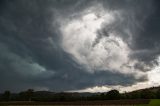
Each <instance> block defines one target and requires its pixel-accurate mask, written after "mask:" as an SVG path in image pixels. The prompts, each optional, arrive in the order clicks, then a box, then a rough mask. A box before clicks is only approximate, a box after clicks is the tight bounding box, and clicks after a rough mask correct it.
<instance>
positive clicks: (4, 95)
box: [3, 91, 11, 101]
mask: <svg viewBox="0 0 160 106" xmlns="http://www.w3.org/2000/svg"><path fill="white" fill-rule="evenodd" d="M10 96H11V93H10V91H5V92H4V93H3V99H4V100H5V101H9V100H10Z"/></svg>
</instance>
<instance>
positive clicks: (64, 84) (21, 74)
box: [0, 0, 160, 92]
mask: <svg viewBox="0 0 160 106" xmlns="http://www.w3.org/2000/svg"><path fill="white" fill-rule="evenodd" d="M96 2H98V1H90V0H89V1H86V0H67V1H66V0H32V1H28V0H14V1H11V0H5V1H1V2H0V92H1V91H4V90H6V89H9V90H12V91H20V90H24V89H27V88H32V87H33V88H35V89H36V88H46V89H49V90H54V91H67V90H78V89H84V88H87V87H94V86H103V85H124V86H128V85H132V84H135V83H137V82H141V81H146V80H147V77H146V76H143V77H141V78H139V79H136V78H135V77H134V75H132V74H131V75H124V74H120V73H112V72H110V71H106V70H104V71H102V70H99V71H98V72H95V73H88V72H87V71H86V69H84V68H83V67H82V66H81V65H79V64H77V63H76V62H75V61H74V60H72V58H71V56H70V55H69V54H67V53H66V52H64V51H63V49H62V48H61V46H60V33H59V29H58V28H59V26H58V24H56V22H55V23H54V20H55V18H56V17H57V16H56V15H57V13H56V12H59V13H58V14H63V15H64V16H65V15H66V17H67V16H68V15H69V14H71V13H73V12H77V13H78V12H79V11H81V10H83V9H85V8H87V7H88V6H90V5H92V4H94V3H96ZM100 2H102V3H103V5H104V7H106V8H110V10H113V9H120V10H121V9H124V10H125V9H126V13H125V15H126V16H127V12H132V10H133V9H136V10H134V12H136V13H137V12H138V11H140V9H141V11H140V12H139V13H138V14H137V15H136V17H135V18H138V19H139V17H140V16H145V12H144V11H146V8H147V10H149V9H150V8H151V6H150V5H149V3H151V2H153V1H151V0H149V2H146V0H142V1H141V2H139V1H137V0H136V1H134V0H132V1H131V0H123V1H121V2H117V1H116V2H115V1H113V0H108V1H100ZM154 2H155V4H154V5H157V6H156V7H157V10H156V11H154V12H155V13H154V14H153V17H152V15H151V17H148V18H147V20H146V21H145V22H146V23H147V24H145V27H144V31H141V33H140V34H139V35H136V37H135V38H134V36H133V43H132V44H133V45H131V46H133V47H132V48H133V49H134V50H135V51H136V50H138V51H141V49H147V51H146V52H137V53H134V54H133V56H131V57H132V58H139V61H144V62H145V61H148V63H150V62H151V61H152V60H154V59H155V58H156V57H157V56H158V55H159V49H157V48H158V47H159V36H158V35H159V31H158V28H159V25H160V24H158V23H156V22H160V21H159V19H158V18H155V17H159V15H157V12H158V10H159V8H158V6H159V4H156V3H157V1H154ZM143 3H144V4H143ZM152 5H153V4H152ZM135 6H136V7H135ZM141 6H142V7H141ZM137 7H138V9H137ZM128 10H129V11H128ZM139 14H140V15H139ZM146 14H147V13H146ZM147 15H148V14H147ZM133 16H134V14H133ZM142 18H143V17H142ZM142 18H140V20H139V21H138V23H139V22H140V21H141V19H142ZM144 18H145V17H144ZM127 19H128V20H127V22H128V23H127V22H126V23H127V24H131V23H132V22H129V21H130V19H131V21H133V20H134V18H133V20H132V17H128V18H127ZM126 23H118V24H116V26H115V24H114V25H112V26H111V29H112V28H113V29H115V30H119V32H121V35H123V36H122V37H124V39H126V36H127V35H126V34H125V32H123V30H122V29H121V28H124V27H128V26H127V25H126ZM134 24H136V23H134ZM122 25H123V26H124V27H123V26H122ZM125 25H126V26H125ZM133 27H134V28H135V27H136V25H135V26H133ZM134 28H133V29H134ZM111 29H105V25H104V29H103V30H102V31H101V32H99V33H98V35H97V36H99V40H100V39H101V37H102V36H101V35H100V33H102V34H103V35H106V36H107V33H108V30H111ZM133 32H134V31H133ZM135 34H137V33H135ZM125 35H126V36H125ZM150 38H152V39H150ZM141 39H142V41H141ZM95 42H98V39H97V41H95ZM126 42H127V40H126ZM155 43H156V44H155ZM95 44H96V43H95ZM148 44H150V45H151V48H153V49H151V50H152V52H151V51H149V50H150V48H149V47H150V45H148ZM157 46H158V47H157ZM154 48H156V49H154ZM151 56H153V57H154V58H151ZM143 58H144V59H143ZM135 67H138V68H141V67H139V66H135ZM113 79H114V80H113Z"/></svg>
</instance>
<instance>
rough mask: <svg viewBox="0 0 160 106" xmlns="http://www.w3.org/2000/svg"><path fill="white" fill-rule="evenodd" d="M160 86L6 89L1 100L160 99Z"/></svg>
mask: <svg viewBox="0 0 160 106" xmlns="http://www.w3.org/2000/svg"><path fill="white" fill-rule="evenodd" d="M159 98H160V87H157V88H150V89H143V90H138V91H133V92H129V93H119V91H118V90H111V91H109V92H106V93H69V92H60V93H55V92H48V91H34V90H33V89H28V90H26V91H23V92H20V93H10V91H5V92H4V93H3V94H0V101H41V102H50V101H57V102H59V101H61V102H62V101H64V102H66V101H97V100H120V99H121V100H122V99H123V100H126V99H127V100H128V99H159Z"/></svg>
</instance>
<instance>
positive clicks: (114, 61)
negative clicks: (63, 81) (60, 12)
mask: <svg viewBox="0 0 160 106" xmlns="http://www.w3.org/2000/svg"><path fill="white" fill-rule="evenodd" d="M121 13H122V11H118V10H114V11H107V10H105V9H104V8H103V6H99V5H98V6H94V8H93V7H91V8H89V9H87V10H84V11H82V12H81V13H79V14H80V15H79V16H78V17H75V18H71V19H68V18H67V19H65V18H63V17H60V20H63V21H61V22H60V21H58V22H59V23H60V30H61V32H62V39H61V45H62V48H63V49H64V51H66V52H67V53H69V54H71V55H72V56H73V59H74V60H75V61H76V62H77V63H79V64H81V65H82V66H84V67H85V68H86V69H87V70H88V72H91V73H93V72H95V71H99V70H103V71H112V72H118V73H123V74H135V77H136V78H137V79H138V78H140V77H141V76H143V75H144V74H145V73H143V72H140V70H138V69H135V68H134V65H135V64H136V63H137V62H138V61H137V60H133V59H130V57H129V55H130V53H131V52H132V50H131V49H130V48H129V46H128V44H127V43H126V42H125V41H124V40H123V39H122V38H121V36H120V35H119V34H120V33H118V32H117V31H116V30H112V31H108V32H105V33H102V32H101V31H102V28H103V27H106V29H109V27H110V25H111V24H113V23H114V22H115V21H116V20H117V16H118V17H119V18H120V19H119V20H121V21H123V19H122V18H123V16H121ZM76 14H77V13H76ZM72 16H73V15H72ZM127 30H128V29H127ZM128 32H129V31H128Z"/></svg>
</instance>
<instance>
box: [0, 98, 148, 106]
mask: <svg viewBox="0 0 160 106" xmlns="http://www.w3.org/2000/svg"><path fill="white" fill-rule="evenodd" d="M149 102H150V100H146V99H144V100H105V101H76V102H1V103H0V106H115V105H116V106H136V105H138V106H141V105H144V104H146V105H147V104H149Z"/></svg>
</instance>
